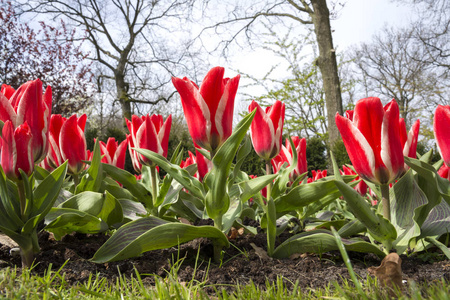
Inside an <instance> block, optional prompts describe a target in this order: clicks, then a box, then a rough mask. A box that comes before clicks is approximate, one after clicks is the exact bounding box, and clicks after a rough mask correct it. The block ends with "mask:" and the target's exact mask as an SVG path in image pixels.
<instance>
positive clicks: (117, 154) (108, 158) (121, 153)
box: [100, 137, 127, 169]
mask: <svg viewBox="0 0 450 300" xmlns="http://www.w3.org/2000/svg"><path fill="white" fill-rule="evenodd" d="M126 151H127V140H124V141H122V142H121V143H120V145H119V143H118V142H116V140H115V139H114V138H112V137H110V138H108V141H107V142H106V144H105V142H102V141H100V153H101V155H102V156H103V158H102V162H103V163H106V164H110V165H113V166H116V167H118V168H120V169H124V168H125V156H126Z"/></svg>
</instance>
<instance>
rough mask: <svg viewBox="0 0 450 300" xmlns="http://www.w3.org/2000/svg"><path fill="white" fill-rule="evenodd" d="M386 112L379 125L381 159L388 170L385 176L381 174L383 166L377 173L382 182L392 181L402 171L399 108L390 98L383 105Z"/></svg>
mask: <svg viewBox="0 0 450 300" xmlns="http://www.w3.org/2000/svg"><path fill="white" fill-rule="evenodd" d="M385 109H386V112H385V114H384V117H383V123H382V126H381V132H382V134H381V150H380V156H381V159H382V161H383V163H384V165H385V166H386V168H387V170H388V172H389V173H388V175H387V178H385V177H384V175H383V168H380V174H377V176H378V180H379V181H380V183H382V184H388V183H391V182H393V181H394V180H395V179H396V178H398V177H399V176H400V175H401V174H402V173H403V172H404V158H403V147H402V144H401V142H400V131H399V130H398V124H399V108H398V104H397V102H395V100H392V101H391V102H389V104H387V105H386V107H385Z"/></svg>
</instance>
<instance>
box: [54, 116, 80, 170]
mask: <svg viewBox="0 0 450 300" xmlns="http://www.w3.org/2000/svg"><path fill="white" fill-rule="evenodd" d="M86 119H87V116H86V115H85V114H83V115H82V116H81V117H80V118H77V115H72V116H71V117H70V118H69V119H66V118H63V117H62V116H61V115H52V116H51V119H50V135H49V142H50V151H49V154H48V162H49V164H50V165H51V166H52V167H54V168H56V167H58V166H60V165H61V164H62V163H63V162H64V161H66V160H68V169H67V171H68V173H69V174H72V175H76V174H78V173H80V172H81V171H83V170H84V169H85V166H86V164H85V163H84V162H83V161H85V160H87V151H86V148H87V147H86V138H85V135H84V128H85V125H86Z"/></svg>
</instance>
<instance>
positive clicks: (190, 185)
mask: <svg viewBox="0 0 450 300" xmlns="http://www.w3.org/2000/svg"><path fill="white" fill-rule="evenodd" d="M134 150H136V151H137V152H138V153H140V154H142V155H143V156H145V157H146V158H148V159H150V160H151V161H152V162H154V163H156V164H157V165H158V166H160V167H161V168H163V169H164V171H166V172H167V173H168V174H169V175H170V176H172V177H173V178H174V179H175V180H176V181H178V182H179V183H180V184H182V185H183V186H184V188H185V189H186V190H188V191H189V192H190V193H192V194H193V195H195V196H196V197H198V198H202V199H203V198H204V193H205V192H204V189H203V185H202V183H201V182H200V181H198V179H197V178H195V177H193V176H191V174H189V172H188V171H187V170H185V169H182V168H181V167H180V166H178V165H174V164H171V163H170V162H169V161H168V160H167V159H166V158H165V157H164V156H162V155H159V154H158V153H155V152H153V151H150V150H147V149H140V148H135V149H134Z"/></svg>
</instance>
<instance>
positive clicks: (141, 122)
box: [126, 115, 172, 169]
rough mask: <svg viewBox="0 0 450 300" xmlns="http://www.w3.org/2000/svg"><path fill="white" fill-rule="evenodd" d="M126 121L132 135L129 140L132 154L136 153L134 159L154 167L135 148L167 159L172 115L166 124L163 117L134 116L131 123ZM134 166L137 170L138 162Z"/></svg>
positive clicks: (132, 155) (133, 155)
mask: <svg viewBox="0 0 450 300" xmlns="http://www.w3.org/2000/svg"><path fill="white" fill-rule="evenodd" d="M126 121H127V126H128V130H129V131H130V134H131V138H129V139H128V146H129V147H130V154H131V153H132V152H134V153H133V154H131V157H132V159H134V160H136V158H137V160H138V162H139V163H141V164H144V165H148V166H151V165H153V163H152V162H151V161H150V160H149V159H147V158H146V157H144V156H143V155H141V154H138V153H136V152H135V151H134V150H133V149H131V148H133V147H136V148H142V149H147V150H150V151H153V152H156V153H158V154H159V155H162V156H164V157H167V150H168V147H169V134H170V127H171V125H172V115H169V117H168V118H167V119H166V121H165V122H164V119H163V117H162V116H161V115H151V116H149V115H147V116H142V117H141V118H139V117H138V116H135V115H133V116H132V118H131V122H130V121H129V120H126ZM130 140H131V143H130ZM133 166H135V169H136V167H137V166H138V165H137V162H133Z"/></svg>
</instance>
